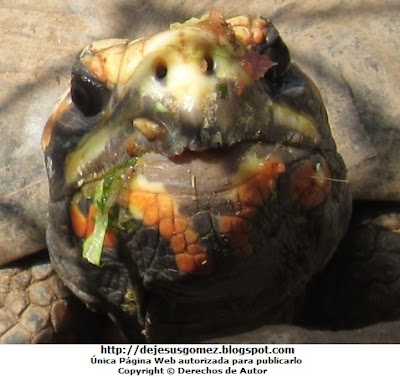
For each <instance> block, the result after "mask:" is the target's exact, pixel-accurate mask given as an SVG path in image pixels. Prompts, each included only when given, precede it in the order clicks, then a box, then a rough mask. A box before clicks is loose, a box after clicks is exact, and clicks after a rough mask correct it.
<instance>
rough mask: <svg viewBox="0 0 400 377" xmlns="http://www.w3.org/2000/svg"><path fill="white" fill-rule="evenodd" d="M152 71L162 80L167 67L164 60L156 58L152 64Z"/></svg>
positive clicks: (165, 74)
mask: <svg viewBox="0 0 400 377" xmlns="http://www.w3.org/2000/svg"><path fill="white" fill-rule="evenodd" d="M154 73H155V76H156V78H157V80H163V79H165V77H166V76H167V73H168V68H167V64H166V63H165V61H164V60H158V61H157V62H156V63H155V65H154Z"/></svg>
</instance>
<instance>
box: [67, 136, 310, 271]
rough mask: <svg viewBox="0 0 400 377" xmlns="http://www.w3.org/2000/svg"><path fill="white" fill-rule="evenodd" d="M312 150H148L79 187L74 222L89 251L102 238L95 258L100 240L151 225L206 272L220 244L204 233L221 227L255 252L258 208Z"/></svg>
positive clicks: (178, 255)
mask: <svg viewBox="0 0 400 377" xmlns="http://www.w3.org/2000/svg"><path fill="white" fill-rule="evenodd" d="M310 153H311V152H310V151H308V150H302V149H296V148H287V147H286V148H283V147H282V146H277V145H275V146H272V145H268V144H264V143H248V142H246V143H239V144H237V145H235V146H233V147H230V148H227V149H226V150H211V151H207V152H193V151H185V152H184V153H182V154H181V155H179V156H172V157H168V156H165V155H163V154H159V153H155V152H147V153H144V154H143V155H141V156H140V157H138V158H134V162H133V161H132V160H128V162H127V163H125V164H124V165H120V166H118V167H116V168H115V169H114V170H113V171H112V172H108V173H104V175H102V176H101V177H97V179H96V180H92V181H90V182H87V183H85V184H83V185H82V186H81V187H79V189H78V190H77V191H75V193H74V194H73V195H72V196H71V197H70V199H69V200H70V218H71V224H72V228H73V231H74V233H75V235H77V236H78V238H80V239H82V241H83V256H84V257H85V249H87V248H91V246H87V245H91V244H92V243H93V244H96V245H97V246H96V248H97V249H98V251H97V252H96V256H97V257H96V258H97V259H96V260H92V259H91V258H89V261H91V262H92V263H94V264H100V259H99V257H100V256H101V250H99V248H100V247H101V248H102V247H103V246H104V247H109V248H115V249H116V248H117V244H118V239H120V238H121V237H122V238H126V237H128V238H129V237H130V235H132V234H134V233H135V232H136V231H137V230H138V229H143V228H146V229H150V228H151V229H154V230H156V231H157V232H158V236H155V237H163V238H164V239H166V240H167V241H168V243H169V245H170V249H171V253H172V255H174V256H175V259H176V264H177V266H178V270H179V271H181V272H190V273H191V272H199V273H205V272H207V273H208V272H209V268H210V264H211V262H210V259H211V253H212V250H213V249H215V247H214V246H213V245H210V244H209V243H210V242H209V238H210V236H209V235H207V234H205V233H209V234H219V235H220V234H223V237H225V238H227V239H228V238H229V239H231V241H230V242H237V244H238V246H237V251H236V254H242V255H243V256H245V255H250V254H251V253H252V250H251V249H252V248H251V246H250V242H249V230H250V228H251V223H252V222H253V217H254V215H255V214H256V212H257V211H259V209H260V208H261V207H262V206H263V205H264V203H265V202H267V201H268V200H269V199H270V198H271V197H274V196H276V194H277V185H278V179H279V177H280V176H281V175H282V174H283V173H285V172H286V171H287V169H290V167H291V165H293V164H295V162H296V161H298V160H304V159H308V158H309V156H310ZM309 179H311V178H309ZM204 224H208V225H207V230H205V229H204ZM218 237H219V238H221V237H220V236H218ZM218 237H217V238H218ZM98 238H101V239H103V240H104V241H103V244H101V245H100V246H99V244H98V241H97V240H98ZM214 238H215V237H214ZM212 242H214V243H219V242H220V241H218V240H217V241H215V240H214V241H212ZM193 258H194V259H193ZM194 260H195V261H196V262H193V261H194ZM150 269H151V268H150Z"/></svg>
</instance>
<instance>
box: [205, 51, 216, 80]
mask: <svg viewBox="0 0 400 377" xmlns="http://www.w3.org/2000/svg"><path fill="white" fill-rule="evenodd" d="M204 60H205V62H206V69H205V72H206V74H208V75H211V74H212V73H214V69H215V62H214V59H213V58H212V57H211V56H210V55H206V56H205V57H204Z"/></svg>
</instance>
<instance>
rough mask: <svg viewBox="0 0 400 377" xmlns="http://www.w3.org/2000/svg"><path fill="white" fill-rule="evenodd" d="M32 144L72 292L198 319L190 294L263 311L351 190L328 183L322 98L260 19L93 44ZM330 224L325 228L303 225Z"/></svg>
mask: <svg viewBox="0 0 400 377" xmlns="http://www.w3.org/2000/svg"><path fill="white" fill-rule="evenodd" d="M43 149H44V153H45V159H46V167H47V172H48V176H49V183H50V210H49V213H50V215H49V216H50V224H49V228H48V245H49V249H50V253H51V256H52V259H53V261H54V263H55V265H56V267H57V266H58V269H59V272H60V275H61V276H62V277H63V278H64V280H65V281H66V284H67V285H68V286H70V287H71V289H72V290H73V291H74V292H75V293H76V294H78V295H79V296H80V297H81V298H83V299H84V300H85V301H86V302H88V303H89V304H92V305H94V306H96V305H97V306H103V307H106V309H107V310H110V311H113V312H114V313H117V312H118V313H119V312H120V311H121V310H122V311H123V312H124V311H125V312H126V311H128V312H129V311H137V310H138V311H139V317H140V318H141V319H143V318H145V317H146V316H149V317H151V319H152V321H153V322H154V318H158V317H157V313H159V312H160V311H162V312H163V313H164V314H165V316H166V318H165V321H166V322H169V323H170V322H176V323H180V322H181V321H182V318H181V317H182V316H185V318H186V320H187V322H189V323H195V322H196V321H197V319H196V318H197V317H196V315H197V314H195V313H198V310H195V311H192V312H191V313H190V314H188V310H189V309H188V308H189V307H191V305H193V302H195V303H196V304H198V305H200V306H201V307H204V306H206V307H208V308H211V311H213V310H220V311H221V313H225V314H224V315H226V313H227V312H229V310H228V311H227V309H226V308H224V307H223V306H224V305H222V304H221V302H222V301H223V300H222V298H223V297H225V296H226V295H228V296H229V297H231V298H232V300H236V301H237V302H240V306H246V307H247V309H246V310H245V312H246V313H245V314H243V312H242V311H241V310H239V314H238V316H235V320H234V321H237V322H240V321H239V320H238V317H240V318H242V319H243V318H244V319H246V318H247V317H252V316H253V313H254V312H256V313H257V314H256V315H257V316H258V315H264V314H265V312H266V311H269V310H270V309H271V308H272V307H275V306H276V305H278V302H281V301H282V300H283V299H284V298H285V297H287V296H288V295H289V296H292V295H293V289H294V287H295V286H297V285H299V284H300V283H299V282H303V281H306V280H307V278H308V276H309V275H311V273H312V271H315V270H317V269H319V268H320V267H321V266H322V265H323V264H324V263H325V262H326V260H327V259H328V258H329V256H330V255H331V253H332V251H333V249H334V248H335V245H336V243H337V241H335V242H332V240H333V239H338V238H340V235H341V234H342V233H343V231H344V227H345V223H346V221H344V223H343V224H344V225H343V226H342V227H341V226H339V224H338V222H339V220H338V216H339V215H340V214H342V212H346V211H347V208H348V200H347V199H346V198H347V197H348V192H347V189H346V188H344V186H343V185H340V184H336V183H334V184H332V181H331V179H332V178H333V179H341V178H343V176H344V167H343V165H342V162H341V159H340V157H338V155H337V154H336V151H335V144H334V142H333V140H332V138H331V136H330V131H329V126H328V123H327V118H326V113H325V109H324V107H323V104H322V102H321V97H320V95H319V93H318V91H317V89H316V88H315V86H314V85H313V84H312V83H311V81H309V79H307V77H306V76H305V75H304V74H302V73H301V71H300V70H299V69H297V68H296V67H295V66H293V65H292V64H291V62H290V55H289V52H288V49H287V48H286V46H285V44H284V43H283V42H282V40H281V38H280V37H279V34H278V32H277V31H276V29H275V28H274V26H273V25H272V24H271V23H270V22H269V21H267V20H265V19H263V18H249V17H236V18H233V19H230V20H227V21H226V20H224V19H223V17H222V15H220V14H219V13H218V12H216V11H212V12H210V13H209V14H206V15H205V16H203V17H201V18H200V19H191V20H189V21H186V22H185V23H183V24H173V25H171V27H170V30H167V31H164V32H161V33H159V34H156V35H154V36H151V37H148V38H142V39H138V40H135V41H128V40H104V41H100V42H95V43H93V44H91V45H90V46H89V47H87V48H86V49H84V50H83V51H82V52H81V53H80V54H79V55H78V57H77V60H76V62H75V64H74V66H73V68H72V79H71V88H70V90H69V92H68V93H67V94H66V95H65V96H64V97H63V98H62V99H61V100H60V102H59V103H58V105H57V108H56V110H55V111H54V112H53V114H52V116H51V117H50V119H49V121H48V123H47V125H46V127H45V130H44V133H43ZM343 203H345V204H343ZM327 222H331V223H332V224H335V226H336V227H337V228H338V229H337V230H335V231H334V234H333V235H332V236H329V237H328V236H327V235H323V236H321V234H322V233H321V231H320V230H318V232H319V233H318V232H317V234H316V235H313V236H310V233H312V231H313V229H314V228H315V227H316V226H317V223H321V224H319V225H318V229H320V228H321V226H322V224H324V225H326V223H327ZM339 228H340V229H339ZM342 228H343V229H342ZM286 232H292V233H293V234H292V235H290V236H287V235H286ZM285 237H286V238H287V239H292V237H293V240H291V241H290V242H289V243H288V244H287V245H286V244H285V242H283V240H282V238H283V239H285ZM294 237H300V241H299V242H300V243H303V244H304V245H305V250H300V249H299V247H298V246H297V245H294V244H293V245H292V243H295V242H294ZM280 242H281V243H282V245H283V246H280V245H278V244H279V243H280ZM329 243H331V245H329V246H327V245H328V244H329ZM321 247H326V248H327V250H326V251H324V253H322V254H323V255H322V256H321V255H319V253H320V248H321ZM317 249H318V250H317ZM82 254H83V258H82ZM289 254H293V257H292V256H290V255H289ZM291 259H293V260H296V259H297V262H298V263H299V265H300V267H299V266H297V265H296V266H294V265H293V262H289V260H291ZM297 262H296V263H295V264H297ZM285 264H288V265H289V270H290V271H289V272H284V270H285V268H284V265H285ZM278 284H279V285H280V287H279V288H276V286H277V285H278ZM271 289H273V290H275V291H274V292H275V293H273V294H272V295H271V297H270V300H268V301H267V302H263V303H262V302H256V301H258V300H256V299H255V298H258V297H262V296H265V295H266V293H267V292H268V294H270V293H271ZM249 290H250V291H252V292H251V294H249ZM210 291H212V294H211V296H209V292H210ZM177 292H179V294H180V295H181V296H180V297H178V296H177V295H176V293H177ZM264 298H265V297H264ZM171 300H172V301H173V302H174V304H173V305H171ZM188 303H189V304H188ZM137 305H139V308H138V307H137ZM173 306H175V307H180V306H182V315H177V314H176V312H174V313H175V314H174V313H172V312H171V310H172V309H171V308H172V307H173ZM186 320H185V321H186ZM163 321H164V319H163V320H162V321H161V322H163ZM205 322H208V319H207V320H206V321H205ZM200 327H201V326H200Z"/></svg>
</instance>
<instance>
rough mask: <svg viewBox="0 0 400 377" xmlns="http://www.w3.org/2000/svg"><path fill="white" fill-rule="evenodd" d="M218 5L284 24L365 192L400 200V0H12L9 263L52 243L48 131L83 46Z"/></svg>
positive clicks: (5, 151) (3, 207)
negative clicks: (48, 239) (48, 237)
mask: <svg viewBox="0 0 400 377" xmlns="http://www.w3.org/2000/svg"><path fill="white" fill-rule="evenodd" d="M211 7H215V8H217V9H218V10H220V11H221V12H222V13H223V14H224V16H225V17H226V18H228V17H232V16H235V15H239V14H253V15H257V14H260V15H262V16H265V17H267V18H270V19H271V20H272V21H273V22H274V24H275V26H276V27H277V28H278V30H279V31H280V33H281V35H282V37H283V39H284V40H285V42H286V43H287V45H288V47H289V49H290V51H291V53H292V58H293V60H295V61H296V62H298V63H299V65H300V66H301V67H302V68H303V69H304V70H305V71H306V73H308V74H309V75H310V76H311V77H312V78H313V79H314V80H315V82H316V83H317V85H318V87H319V88H320V90H321V92H322V95H323V97H324V100H325V104H326V107H327V110H328V113H329V117H330V123H331V126H332V129H333V132H334V135H335V137H336V139H337V142H338V147H339V150H340V152H341V153H342V154H343V156H344V158H345V161H346V163H347V166H348V169H349V179H350V184H351V186H352V188H353V191H354V193H355V195H356V196H357V197H362V198H373V199H397V198H399V196H400V195H399V192H400V190H399V184H398V182H399V178H400V177H399V172H398V170H399V169H398V163H399V161H400V130H399V127H400V124H399V121H398V120H399V119H400V48H399V34H400V2H399V0H352V1H341V0H245V1H242V0H232V1H229V2H227V1H225V0H224V1H197V0H186V1H177V0H163V1H161V0H146V1H143V0H114V1H106V0H81V1H68V0H65V1H57V0H44V1H40V2H33V1H29V0H0V32H1V38H0V51H1V55H0V84H1V85H0V161H1V162H0V263H1V262H2V261H5V260H11V259H13V258H15V257H18V255H24V254H26V253H32V252H35V251H37V250H39V249H43V248H45V237H44V235H45V227H46V202H47V179H46V176H45V171H44V164H43V157H42V153H41V147H40V138H41V132H42V129H43V127H44V124H45V122H46V120H47V118H48V116H49V114H50V113H51V111H52V108H53V106H54V103H55V101H56V99H57V98H58V97H59V96H60V95H61V94H62V93H63V92H64V91H65V90H66V89H67V88H68V84H69V71H70V67H71V64H72V62H73V60H74V57H75V55H76V54H77V53H78V52H79V51H80V50H81V49H82V48H83V47H84V46H85V45H87V44H89V43H90V42H92V41H94V40H98V39H103V38H114V37H117V38H132V39H134V38H137V37H139V36H142V35H148V34H151V33H153V32H156V31H158V30H162V29H165V28H167V27H168V25H169V24H170V23H171V22H175V21H184V20H185V19H188V18H190V17H193V16H200V15H201V14H203V13H204V12H206V11H207V10H209V9H210V8H211Z"/></svg>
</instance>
